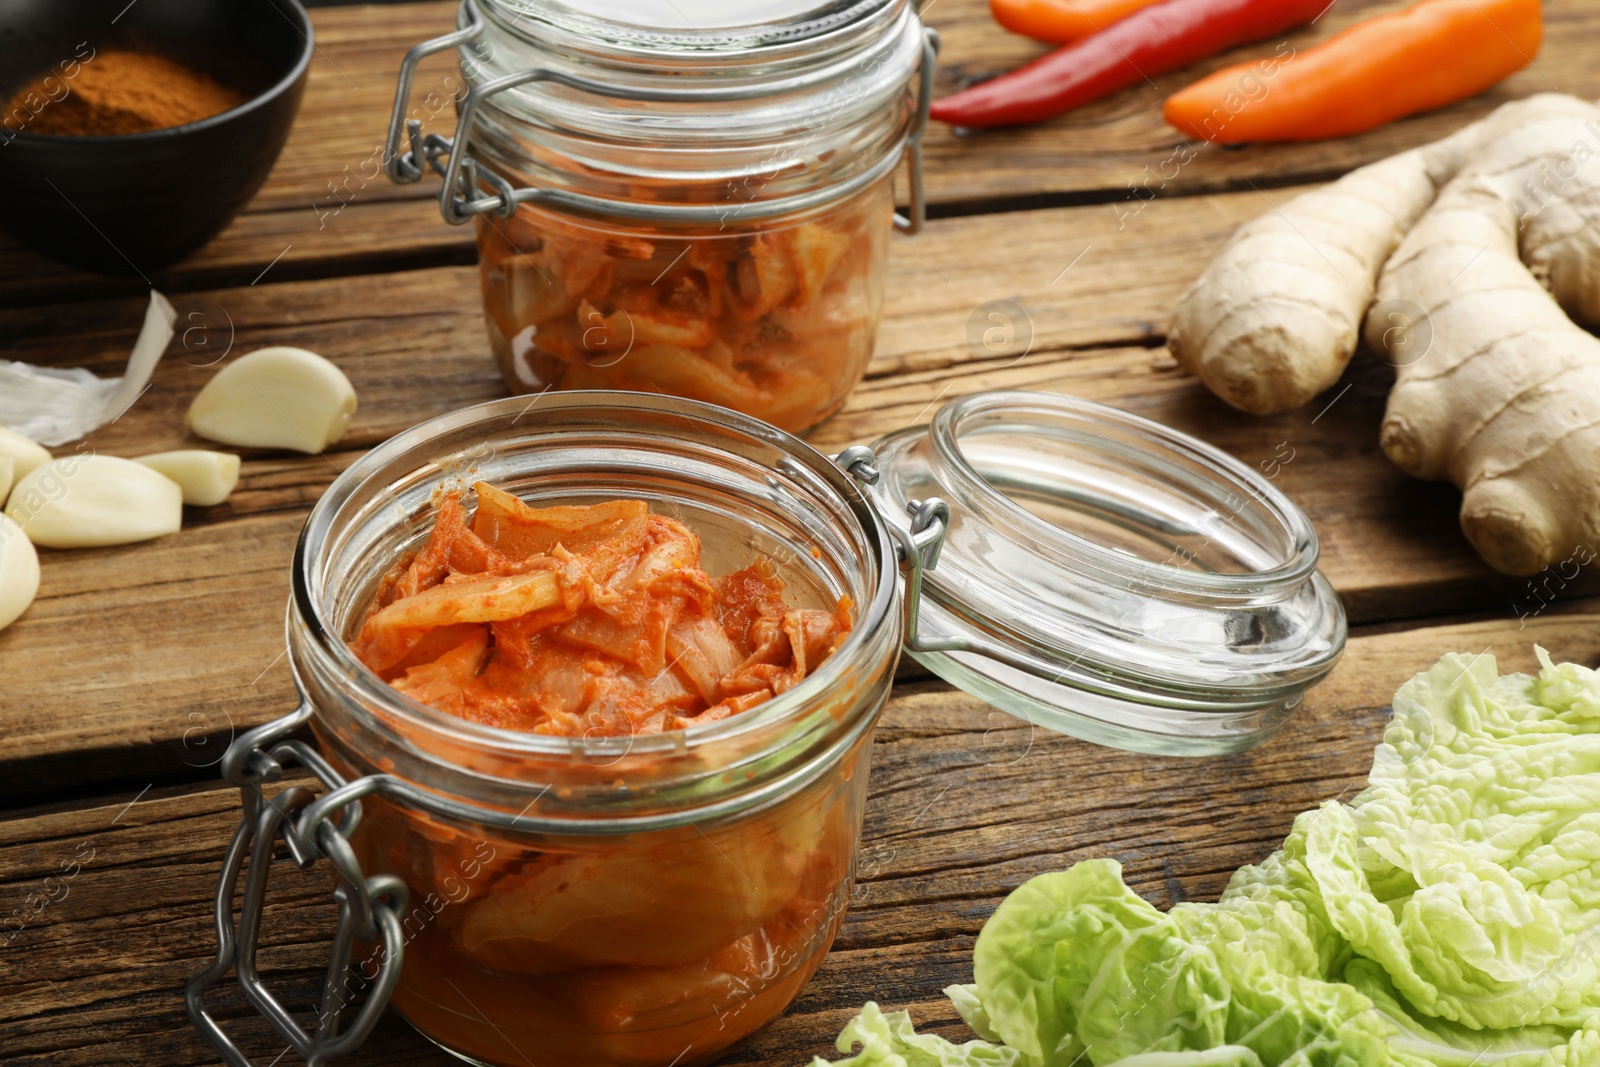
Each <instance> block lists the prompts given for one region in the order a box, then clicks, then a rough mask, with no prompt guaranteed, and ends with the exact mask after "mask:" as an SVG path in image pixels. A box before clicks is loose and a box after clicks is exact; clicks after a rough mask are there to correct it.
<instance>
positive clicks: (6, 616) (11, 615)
mask: <svg viewBox="0 0 1600 1067" xmlns="http://www.w3.org/2000/svg"><path fill="white" fill-rule="evenodd" d="M38 592H39V553H37V552H35V551H34V550H33V542H31V541H29V540H28V536H27V534H25V533H23V532H22V527H20V526H18V525H17V524H16V523H14V522H12V521H11V520H10V519H8V518H6V517H5V516H4V515H0V630H4V629H5V628H6V627H7V626H10V625H11V624H12V623H13V622H16V621H17V616H19V615H21V614H22V613H23V612H24V611H27V610H28V605H29V604H32V603H33V598H34V597H35V596H36V595H38Z"/></svg>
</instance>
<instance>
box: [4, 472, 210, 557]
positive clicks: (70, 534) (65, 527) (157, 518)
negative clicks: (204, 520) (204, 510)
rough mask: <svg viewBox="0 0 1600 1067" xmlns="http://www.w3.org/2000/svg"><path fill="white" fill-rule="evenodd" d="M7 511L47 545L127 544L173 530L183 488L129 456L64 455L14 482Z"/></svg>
mask: <svg viewBox="0 0 1600 1067" xmlns="http://www.w3.org/2000/svg"><path fill="white" fill-rule="evenodd" d="M6 514H7V515H9V516H10V517H11V519H12V521H14V522H15V523H16V524H17V525H18V526H20V527H22V532H23V533H25V534H27V535H28V540H30V541H32V542H33V543H34V544H36V545H44V546H45V547H47V548H88V547H92V546H96V545H125V544H128V543H130V542H133V541H148V540H149V539H150V538H152V537H161V536H163V535H165V534H169V533H177V532H178V527H179V526H180V525H182V523H183V490H182V489H179V488H178V483H177V482H175V481H173V480H172V479H171V478H168V477H167V476H166V475H164V474H158V473H156V472H155V471H153V470H151V469H150V468H149V467H146V466H142V465H141V464H138V463H135V462H133V460H131V459H117V458H115V457H113V456H77V455H74V456H63V457H62V458H61V459H58V460H53V461H51V462H49V463H46V464H45V465H44V466H42V467H36V468H34V469H33V470H31V471H29V472H28V473H27V474H26V475H24V476H23V478H22V479H21V480H20V481H18V482H17V484H16V485H15V486H14V487H13V488H12V490H11V499H10V500H9V501H7V502H6Z"/></svg>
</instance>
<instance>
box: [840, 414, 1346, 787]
mask: <svg viewBox="0 0 1600 1067" xmlns="http://www.w3.org/2000/svg"><path fill="white" fill-rule="evenodd" d="M873 451H874V453H875V456H876V468H877V471H878V474H879V476H878V478H877V480H876V482H875V483H874V484H872V485H871V486H870V488H869V490H868V491H869V493H870V495H871V497H872V499H873V501H874V503H875V505H876V506H877V509H878V511H879V513H880V515H882V517H883V518H884V519H885V520H886V521H887V522H888V523H889V524H890V526H891V527H892V528H894V529H896V530H897V531H898V532H899V534H900V535H901V539H902V541H903V542H904V541H905V540H906V539H907V538H908V537H910V536H911V535H912V533H913V532H914V520H913V515H914V514H916V513H918V511H919V508H918V503H919V502H921V501H925V500H928V499H930V498H935V497H937V498H941V499H943V500H944V501H946V502H947V503H948V505H949V517H948V519H947V530H946V531H945V537H944V541H943V544H942V547H941V548H940V550H939V553H938V556H937V563H936V565H931V566H929V567H928V568H927V569H925V570H923V571H922V572H921V588H920V590H916V589H908V596H910V597H912V598H913V599H914V603H913V604H912V605H911V608H912V611H911V614H913V615H915V616H916V620H915V621H916V625H917V629H916V631H909V630H908V635H907V642H906V650H907V652H908V654H910V655H911V656H912V657H913V658H915V659H916V660H918V661H919V662H921V663H923V664H924V665H925V666H927V667H928V668H929V669H930V670H932V671H933V672H934V673H935V674H938V675H939V676H940V677H943V678H945V679H946V680H947V681H950V682H951V683H953V684H955V685H957V686H959V687H961V688H962V689H964V690H966V691H968V692H969V693H971V694H973V695H974V696H977V697H979V698H980V699H982V700H984V701H987V702H988V703H991V704H993V705H995V706H996V707H999V708H1001V709H1003V710H1005V711H1008V712H1010V713H1012V714H1015V715H1018V716H1021V717H1022V718H1025V719H1027V720H1029V721H1030V722H1032V723H1035V724H1037V725H1039V726H1042V727H1045V728H1047V729H1050V730H1055V731H1058V732H1061V733H1066V734H1071V735H1073V736H1076V737H1081V738H1083V739H1085V740H1089V741H1094V742H1097V743H1100V744H1107V745H1113V746H1116V747H1119V748H1126V749H1132V750H1135V751H1142V752H1152V753H1159V754H1168V755H1211V754H1217V753H1223V752H1232V751H1237V750H1240V749H1243V748H1247V747H1249V746H1251V745H1253V744H1256V743H1258V742H1259V741H1261V740H1263V739H1264V738H1265V737H1267V736H1269V735H1270V734H1271V733H1273V732H1274V731H1275V730H1276V729H1277V728H1278V727H1279V726H1281V725H1282V724H1283V722H1284V721H1285V720H1286V719H1287V717H1288V715H1289V713H1290V712H1292V711H1293V710H1294V708H1295V707H1296V706H1297V705H1298V704H1299V703H1300V700H1301V697H1302V696H1303V694H1304V693H1305V690H1306V689H1308V688H1310V687H1311V686H1312V685H1315V684H1316V683H1317V682H1318V681H1320V680H1321V679H1322V678H1323V677H1324V676H1325V675H1326V674H1327V673H1328V672H1329V671H1330V670H1332V668H1333V666H1334V663H1335V662H1336V661H1337V660H1338V657H1339V655H1340V653H1341V651H1342V650H1343V647H1344V642H1345V633H1346V624H1345V616H1344V609H1343V607H1342V605H1341V604H1340V602H1339V599H1338V597H1337V596H1336V595H1335V594H1334V592H1333V589H1332V588H1331V586H1329V584H1328V582H1327V580H1326V579H1325V578H1323V577H1322V576H1321V575H1320V574H1319V573H1318V572H1317V569H1316V567H1317V553H1318V547H1317V537H1316V533H1315V531H1314V530H1313V529H1312V527H1311V523H1310V521H1309V520H1308V519H1307V518H1306V516H1305V514H1304V513H1303V512H1301V511H1300V509H1299V508H1298V507H1296V506H1295V505H1294V503H1293V502H1291V501H1290V500H1289V499H1288V498H1287V497H1285V496H1284V495H1283V494H1282V493H1280V492H1279V491H1278V490H1277V489H1276V488H1275V487H1274V486H1273V485H1272V484H1271V483H1270V482H1269V481H1268V480H1267V479H1266V478H1264V477H1262V476H1261V474H1260V473H1258V472H1257V471H1255V470H1252V469H1251V468H1249V467H1248V466H1246V465H1244V464H1242V463H1240V462H1239V461H1237V460H1235V459H1234V458H1232V457H1231V456H1229V455H1227V454H1225V453H1223V452H1222V451H1220V450H1218V449H1216V448H1213V447H1211V446H1210V445H1207V444H1205V443H1204V442H1202V441H1199V440H1197V439H1195V438H1192V437H1189V436H1188V435H1186V434H1183V433H1180V432H1178V431H1176V430H1172V429H1170V428H1167V427H1164V426H1162V425H1160V424H1158V423H1155V422H1152V421H1150V420H1148V419H1143V418H1140V417H1138V416H1135V415H1130V414H1127V413H1126V412H1122V411H1118V410H1116V409H1114V408H1109V407H1105V406H1103V405H1100V404H1094V403H1091V402H1088V401H1084V400H1078V399H1075V398H1071V397H1066V396H1061V395H1055V394H1049V393H1037V392H990V393H979V394H975V395H972V396H968V397H963V398H961V399H958V400H954V401H951V402H949V403H947V404H946V405H944V407H942V408H941V409H940V410H939V412H938V413H937V415H936V416H935V417H934V419H933V422H932V423H931V424H930V425H927V426H918V427H914V428H910V429H906V430H900V431H897V432H895V433H891V434H888V435H887V436H885V437H883V438H881V439H879V440H878V441H877V442H876V443H875V444H874V445H873ZM928 563H929V564H932V563H933V561H932V560H929V561H928ZM919 592H920V596H917V594H918V593H919Z"/></svg>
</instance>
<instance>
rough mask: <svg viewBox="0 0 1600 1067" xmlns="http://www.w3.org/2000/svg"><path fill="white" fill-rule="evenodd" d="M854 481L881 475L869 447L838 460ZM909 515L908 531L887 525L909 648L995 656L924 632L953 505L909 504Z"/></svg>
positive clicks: (853, 448)
mask: <svg viewBox="0 0 1600 1067" xmlns="http://www.w3.org/2000/svg"><path fill="white" fill-rule="evenodd" d="M834 462H835V463H837V464H838V465H839V466H841V467H843V468H844V469H845V471H846V473H848V474H849V475H850V476H851V477H852V478H854V479H855V480H856V481H858V482H861V483H862V484H864V485H874V484H876V483H877V481H878V478H879V477H880V473H879V471H878V467H877V457H876V456H875V455H874V454H873V451H872V449H870V448H868V447H866V446H865V445H851V446H850V447H849V448H847V449H845V450H844V451H843V452H840V453H839V455H838V456H836V457H835V458H834ZM906 512H907V514H908V515H910V517H911V521H910V523H909V525H908V527H907V528H905V529H902V528H901V526H900V524H899V523H895V522H888V523H885V524H884V525H886V526H887V527H888V529H889V532H890V533H891V534H892V535H894V538H895V555H896V556H897V557H898V558H899V561H900V573H901V574H902V575H903V576H904V578H905V590H904V598H905V599H904V607H903V611H904V614H905V638H904V641H905V647H906V648H907V649H909V650H910V651H912V652H978V653H982V654H984V655H992V654H993V652H992V650H990V649H988V648H979V647H978V646H976V645H974V644H972V643H971V642H969V641H966V640H964V639H962V638H955V637H935V636H932V635H930V634H926V633H923V631H922V579H923V576H924V574H925V573H926V572H927V571H930V570H932V569H933V568H935V567H937V566H938V565H939V552H940V550H941V549H943V548H944V539H945V534H947V533H948V532H949V529H950V505H949V504H946V503H945V502H944V501H943V500H941V499H939V498H938V497H936V496H935V497H929V498H928V499H927V500H908V501H907V502H906Z"/></svg>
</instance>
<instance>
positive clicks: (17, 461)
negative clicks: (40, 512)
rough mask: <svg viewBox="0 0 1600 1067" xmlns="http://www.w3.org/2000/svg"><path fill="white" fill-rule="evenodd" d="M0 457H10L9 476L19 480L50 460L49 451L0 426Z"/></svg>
mask: <svg viewBox="0 0 1600 1067" xmlns="http://www.w3.org/2000/svg"><path fill="white" fill-rule="evenodd" d="M0 456H9V457H10V459H11V463H12V471H11V474H12V476H13V477H14V478H17V479H19V480H20V479H21V478H22V476H23V475H25V474H27V473H28V472H29V471H31V470H33V469H34V468H35V467H42V466H44V465H45V464H46V463H49V462H50V459H51V457H50V450H49V449H47V448H45V447H44V446H43V445H41V444H38V443H36V442H34V441H32V440H30V439H28V438H26V437H24V436H22V435H21V434H20V433H17V432H16V431H15V430H8V429H6V428H5V427H4V426H0ZM3 499H4V497H3V496H0V500H3Z"/></svg>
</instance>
